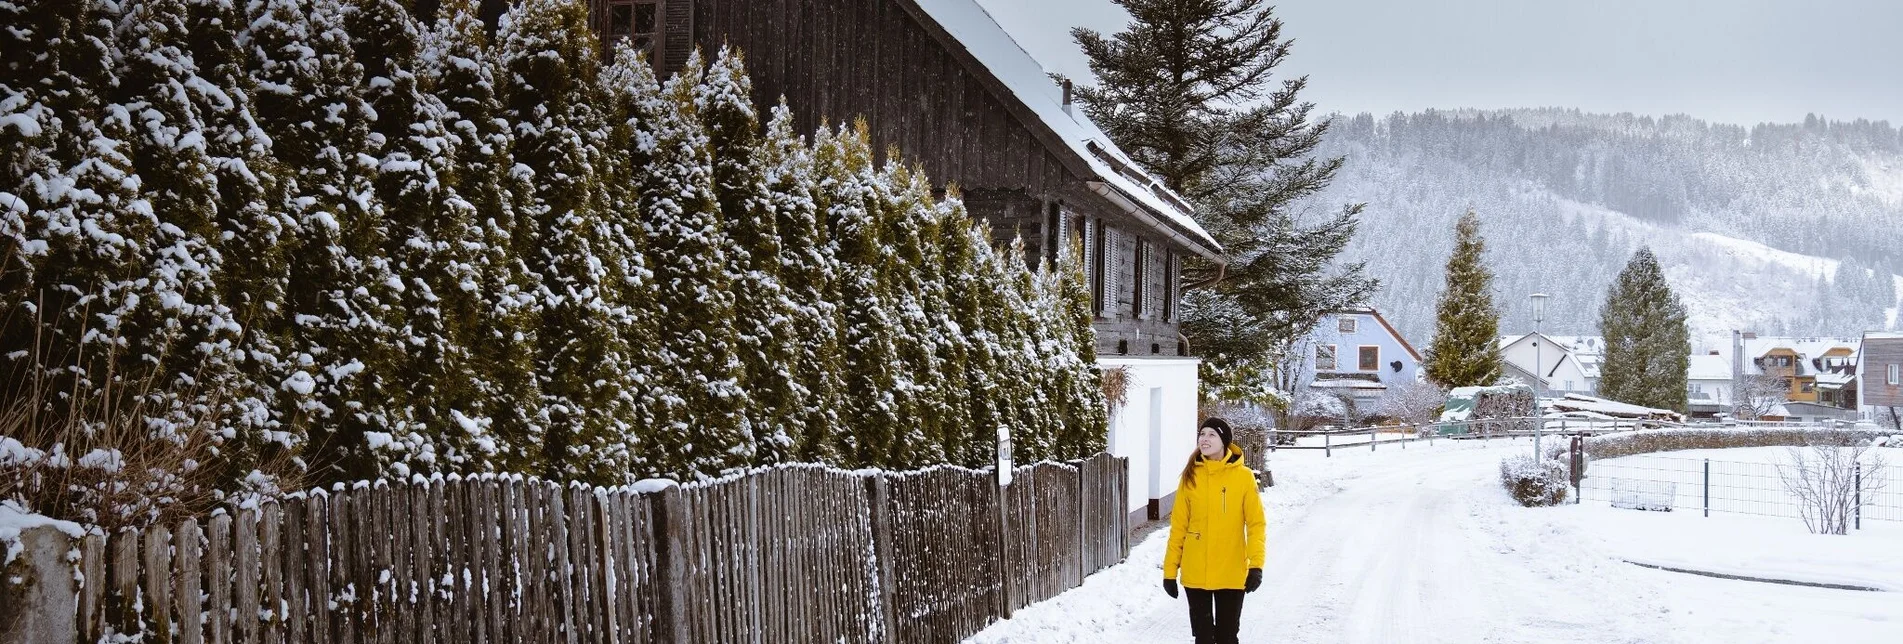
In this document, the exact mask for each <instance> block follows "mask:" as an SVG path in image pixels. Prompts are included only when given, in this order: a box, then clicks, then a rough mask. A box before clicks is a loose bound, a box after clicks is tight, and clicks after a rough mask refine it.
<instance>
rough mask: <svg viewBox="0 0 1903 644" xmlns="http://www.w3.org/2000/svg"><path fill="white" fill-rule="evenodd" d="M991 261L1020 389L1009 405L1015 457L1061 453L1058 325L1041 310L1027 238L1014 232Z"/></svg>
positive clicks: (1001, 329) (1002, 328)
mask: <svg viewBox="0 0 1903 644" xmlns="http://www.w3.org/2000/svg"><path fill="white" fill-rule="evenodd" d="M993 260H994V261H992V262H991V265H990V269H991V273H990V275H991V281H992V284H993V288H995V289H997V292H998V296H999V298H1000V301H999V304H1000V305H1001V306H999V310H1000V311H1002V312H1003V313H1004V314H1003V315H1000V316H998V317H999V325H998V326H997V327H996V329H997V333H998V336H999V337H1000V338H1002V339H1003V340H1004V342H1003V344H1004V347H1005V352H1006V353H1005V354H1006V356H1008V357H1007V363H1006V364H1007V365H1009V366H1008V367H1007V368H1006V372H1007V373H1009V374H1012V375H1011V376H1008V377H1009V378H1010V382H1012V383H1014V384H1016V385H1017V386H1016V389H1017V390H1016V391H1011V392H1009V393H1008V394H1007V395H1009V396H1010V399H1009V400H1007V401H1005V403H1004V404H1006V405H1008V406H1009V409H1010V410H1011V414H1010V415H1009V416H1007V417H1006V418H1007V422H1009V424H1010V426H1011V447H1012V459H1013V460H1014V461H1016V462H1022V463H1032V462H1036V461H1041V460H1044V459H1048V458H1053V457H1055V456H1056V455H1057V453H1056V452H1057V434H1058V433H1059V432H1058V425H1059V422H1060V421H1059V416H1058V410H1057V409H1056V403H1055V402H1054V400H1053V394H1054V393H1055V392H1056V389H1057V383H1056V382H1054V379H1053V378H1051V375H1052V373H1051V369H1050V368H1049V366H1048V365H1049V364H1050V358H1051V355H1050V349H1051V347H1052V343H1051V342H1049V341H1048V338H1049V337H1050V333H1051V331H1052V329H1051V328H1050V327H1049V326H1048V325H1046V324H1044V320H1042V319H1040V316H1039V315H1038V311H1037V305H1038V303H1037V285H1036V283H1035V281H1034V280H1033V278H1032V277H1031V274H1030V271H1028V270H1026V269H1025V258H1024V240H1023V238H1021V237H1015V236H1014V237H1013V238H1012V243H1011V245H1010V246H1008V247H1006V248H1005V250H1004V252H1002V253H998V254H995V255H993Z"/></svg>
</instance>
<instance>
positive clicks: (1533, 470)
mask: <svg viewBox="0 0 1903 644" xmlns="http://www.w3.org/2000/svg"><path fill="white" fill-rule="evenodd" d="M1500 484H1501V485H1503V486H1505V487H1506V489H1507V494H1510V495H1512V496H1513V500H1515V501H1519V502H1520V505H1524V506H1526V507H1529V508H1533V507H1541V506H1548V505H1559V504H1560V503H1561V502H1564V501H1565V500H1566V486H1567V481H1566V464H1564V463H1561V462H1559V461H1557V460H1554V459H1550V458H1547V459H1538V460H1535V459H1534V458H1533V457H1532V456H1531V455H1528V454H1515V455H1513V456H1509V457H1507V458H1506V459H1505V460H1502V461H1500Z"/></svg>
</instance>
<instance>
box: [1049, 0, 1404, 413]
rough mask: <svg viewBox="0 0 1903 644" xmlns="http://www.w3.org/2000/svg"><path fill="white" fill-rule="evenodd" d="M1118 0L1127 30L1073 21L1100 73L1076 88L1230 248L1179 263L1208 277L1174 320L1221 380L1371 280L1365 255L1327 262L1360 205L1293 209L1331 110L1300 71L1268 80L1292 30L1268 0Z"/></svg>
mask: <svg viewBox="0 0 1903 644" xmlns="http://www.w3.org/2000/svg"><path fill="white" fill-rule="evenodd" d="M1115 2H1116V3H1117V4H1118V5H1120V6H1122V7H1123V8H1124V9H1125V10H1127V11H1129V13H1130V15H1131V17H1132V19H1133V20H1132V21H1131V24H1130V28H1129V29H1128V30H1127V31H1124V32H1121V33H1118V34H1116V35H1115V36H1114V37H1110V36H1105V35H1103V34H1099V33H1097V32H1093V31H1090V30H1087V29H1077V30H1075V31H1073V35H1074V36H1075V37H1076V39H1077V42H1078V44H1080V45H1082V47H1083V50H1084V53H1085V54H1086V55H1088V56H1089V57H1090V67H1091V71H1093V72H1095V74H1096V76H1097V78H1098V79H1100V81H1101V84H1100V85H1098V86H1097V87H1086V88H1082V89H1081V90H1080V91H1079V93H1078V98H1079V100H1080V101H1081V102H1082V103H1083V106H1084V109H1085V111H1086V112H1087V113H1088V114H1089V115H1090V116H1091V118H1092V119H1094V120H1095V121H1096V122H1097V123H1098V124H1100V125H1102V126H1103V128H1104V130H1105V131H1106V132H1108V133H1109V134H1110V138H1111V139H1112V140H1114V141H1116V142H1117V145H1118V146H1119V147H1121V148H1122V149H1123V150H1124V151H1126V152H1128V153H1129V154H1130V155H1131V156H1132V157H1133V158H1135V160H1136V161H1137V162H1138V163H1139V164H1141V165H1142V166H1144V167H1146V168H1148V169H1149V170H1150V171H1151V172H1153V173H1155V174H1157V175H1158V176H1159V177H1160V178H1161V179H1162V180H1163V181H1164V183H1165V184H1167V185H1168V186H1169V187H1170V188H1171V189H1172V190H1175V191H1176V192H1177V193H1179V194H1181V195H1182V196H1183V197H1184V198H1186V199H1187V200H1188V201H1189V202H1190V203H1191V204H1193V205H1195V207H1196V218H1197V221H1198V222H1200V223H1201V224H1202V225H1203V227H1204V228H1206V229H1207V230H1208V231H1209V232H1210V234H1211V235H1213V236H1214V237H1215V239H1216V241H1217V242H1219V243H1220V244H1222V247H1223V251H1224V253H1225V254H1226V255H1227V256H1228V261H1227V263H1226V266H1218V265H1216V264H1214V263H1212V262H1208V261H1204V260H1202V259H1199V258H1195V257H1190V258H1186V259H1185V262H1184V266H1183V278H1184V282H1185V283H1186V284H1190V285H1203V286H1204V288H1207V289H1211V290H1210V292H1209V293H1207V295H1206V296H1201V297H1194V296H1193V297H1188V298H1186V299H1185V301H1184V305H1183V332H1184V333H1185V334H1187V335H1188V336H1189V339H1190V344H1191V346H1195V347H1198V348H1199V351H1201V352H1202V353H1203V354H1204V355H1205V356H1206V363H1205V364H1206V368H1205V369H1204V372H1205V374H1206V376H1208V378H1206V379H1205V383H1206V385H1207V388H1212V389H1213V388H1220V387H1222V386H1224V385H1225V384H1233V383H1225V380H1229V379H1233V378H1234V377H1237V376H1238V370H1237V367H1239V366H1241V365H1248V364H1251V363H1256V362H1260V361H1262V360H1264V359H1265V358H1266V357H1267V356H1269V355H1270V354H1271V353H1272V352H1273V351H1274V349H1275V347H1276V346H1278V345H1279V344H1282V343H1285V342H1286V341H1287V340H1290V339H1293V338H1296V337H1300V336H1301V335H1303V334H1305V333H1306V332H1307V331H1308V330H1309V328H1310V327H1312V326H1313V325H1314V324H1315V322H1316V321H1317V320H1319V319H1320V317H1321V315H1322V314H1323V313H1325V312H1327V311H1330V310H1334V309H1340V308H1345V307H1349V306H1354V305H1358V304H1360V303H1361V302H1363V301H1365V300H1366V299H1367V298H1368V296H1369V295H1371V294H1372V293H1373V292H1374V290H1375V288H1376V283H1375V282H1374V280H1372V279H1369V278H1367V277H1365V276H1364V275H1363V273H1362V266H1361V265H1360V264H1350V265H1347V266H1340V267H1331V264H1332V263H1333V260H1334V258H1335V257H1336V256H1337V255H1338V254H1339V253H1340V252H1341V250H1342V248H1343V247H1344V246H1345V245H1346V244H1347V243H1348V241H1349V239H1350V238H1351V237H1353V235H1354V232H1355V227H1356V225H1357V221H1356V216H1357V214H1358V213H1359V212H1360V210H1361V207H1360V206H1359V205H1354V206H1348V207H1346V208H1343V209H1342V210H1341V211H1340V212H1338V213H1336V214H1335V215H1333V216H1331V217H1327V218H1324V219H1322V220H1320V221H1312V222H1311V221H1304V220H1302V219H1301V218H1300V217H1299V216H1298V215H1297V213H1296V212H1295V204H1297V203H1299V202H1301V201H1302V199H1303V198H1304V197H1308V196H1310V195H1313V194H1316V193H1317V192H1319V191H1321V190H1322V189H1324V188H1326V187H1327V186H1328V184H1329V182H1330V181H1331V180H1332V179H1333V178H1334V175H1335V172H1336V170H1338V169H1340V167H1341V163H1342V160H1341V159H1339V158H1336V159H1315V158H1311V157H1310V154H1311V153H1312V152H1313V151H1314V149H1315V147H1316V145H1317V144H1319V143H1320V142H1321V140H1322V135H1323V133H1324V132H1326V131H1327V129H1328V123H1327V122H1322V123H1312V122H1310V121H1309V120H1308V116H1309V111H1310V110H1311V109H1312V108H1313V106H1312V105H1311V104H1309V103H1303V102H1300V100H1299V99H1298V94H1299V93H1300V92H1301V91H1302V89H1303V88H1304V87H1305V86H1306V85H1307V79H1306V78H1294V79H1287V80H1283V81H1282V82H1281V83H1280V85H1279V86H1275V85H1272V77H1273V72H1274V70H1275V68H1276V67H1277V66H1278V65H1280V64H1281V63H1282V61H1283V60H1284V59H1285V58H1286V57H1287V56H1288V53H1289V50H1290V48H1289V46H1290V43H1291V41H1290V40H1287V39H1284V38H1282V34H1281V31H1282V23H1281V21H1280V20H1279V19H1277V18H1275V17H1274V15H1273V14H1272V13H1271V10H1272V7H1270V6H1269V4H1268V1H1267V0H1115ZM1218 276H1220V277H1221V279H1220V281H1218ZM1197 290H1203V289H1202V288H1199V289H1197ZM1192 293H1195V291H1192Z"/></svg>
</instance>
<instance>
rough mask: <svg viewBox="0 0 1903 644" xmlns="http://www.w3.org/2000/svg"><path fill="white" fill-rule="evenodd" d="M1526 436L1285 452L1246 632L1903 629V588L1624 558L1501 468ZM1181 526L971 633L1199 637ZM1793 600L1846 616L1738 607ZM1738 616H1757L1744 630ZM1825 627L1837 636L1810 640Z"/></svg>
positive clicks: (1410, 634) (1427, 635)
mask: <svg viewBox="0 0 1903 644" xmlns="http://www.w3.org/2000/svg"><path fill="white" fill-rule="evenodd" d="M1514 449H1521V450H1529V451H1530V446H1529V445H1527V444H1526V443H1525V442H1519V443H1517V444H1516V443H1495V444H1492V445H1477V444H1470V443H1469V444H1449V443H1446V442H1443V443H1441V444H1439V445H1437V446H1435V447H1432V448H1426V449H1423V448H1421V447H1420V446H1416V447H1411V448H1409V449H1407V450H1405V451H1403V450H1392V451H1384V452H1380V453H1372V454H1370V453H1347V454H1343V453H1337V454H1336V456H1335V457H1334V458H1330V459H1325V458H1323V457H1322V455H1321V454H1319V453H1315V452H1303V453H1291V452H1282V453H1278V454H1277V455H1276V456H1275V457H1274V460H1273V461H1272V469H1273V470H1274V471H1275V478H1276V482H1277V484H1278V485H1277V486H1276V487H1274V488H1270V489H1269V490H1267V491H1265V492H1264V505H1265V506H1267V507H1268V511H1269V515H1268V516H1269V524H1270V532H1269V540H1268V544H1269V545H1268V547H1269V553H1268V567H1267V569H1266V570H1265V576H1266V579H1265V582H1264V584H1263V589H1262V590H1261V591H1258V592H1256V593H1255V594H1253V595H1250V596H1249V598H1248V600H1247V603H1246V604H1245V605H1244V608H1243V626H1242V638H1241V639H1242V641H1243V642H1277V643H1281V642H1314V643H1324V642H1326V643H1336V642H1353V643H1360V642H1381V643H1405V642H1450V643H1452V642H1459V643H1470V642H1593V643H1605V642H1707V641H1709V642H1738V641H1791V642H1798V641H1826V640H1827V641H1832V642H1853V641H1854V642H1862V641H1872V642H1874V641H1886V640H1883V639H1882V637H1883V635H1882V633H1883V632H1885V631H1886V630H1887V631H1888V632H1890V633H1892V634H1897V633H1903V596H1898V595H1895V594H1893V593H1857V592H1853V591H1819V590H1817V589H1807V588H1794V587H1788V586H1768V585H1765V584H1754V583H1750V582H1726V581H1722V580H1711V579H1707V578H1702V577H1688V576H1685V575H1682V574H1680V573H1671V572H1662V571H1654V570H1648V569H1643V568H1639V567H1637V566H1632V565H1630V564H1626V563H1623V562H1621V561H1620V560H1619V558H1618V557H1617V556H1616V555H1614V554H1612V553H1611V552H1610V550H1609V548H1608V547H1607V546H1606V544H1605V539H1604V537H1603V535H1601V534H1599V533H1597V532H1595V530H1593V529H1590V527H1589V526H1591V525H1595V524H1590V523H1587V522H1586V521H1587V520H1586V519H1585V517H1588V516H1589V515H1586V514H1582V513H1583V512H1588V511H1594V510H1597V509H1596V508H1558V509H1539V510H1528V509H1524V508H1520V507H1518V506H1517V505H1515V504H1513V502H1512V501H1511V500H1510V499H1508V498H1507V497H1506V495H1505V494H1504V492H1502V491H1501V490H1500V487H1499V484H1498V482H1497V477H1498V464H1499V461H1500V459H1501V458H1502V457H1503V456H1505V455H1506V454H1508V453H1510V450H1514ZM1619 512H1629V511H1619ZM1165 537H1166V535H1164V534H1161V533H1158V534H1153V535H1151V536H1150V537H1149V538H1147V539H1145V540H1144V541H1143V542H1142V543H1141V544H1139V545H1138V546H1136V547H1135V548H1134V549H1133V550H1132V552H1131V556H1130V560H1129V561H1127V562H1125V563H1124V564H1122V565H1120V566H1117V567H1115V568H1112V569H1110V570H1106V571H1104V572H1102V573H1099V574H1097V575H1094V576H1092V577H1091V578H1090V579H1088V580H1086V581H1085V584H1084V585H1083V586H1082V587H1080V588H1078V589H1076V590H1073V591H1071V592H1069V593H1066V594H1065V595H1062V596H1060V597H1058V598H1056V599H1054V600H1052V601H1049V602H1044V603H1042V604H1039V605H1036V606H1032V607H1030V608H1027V609H1025V610H1023V611H1020V612H1019V613H1018V614H1017V615H1016V616H1014V618H1013V619H1012V620H1009V621H1006V622H1001V623H999V624H995V625H993V626H992V628H990V629H988V630H986V631H984V632H983V633H980V634H979V635H977V636H975V637H973V638H972V639H971V640H970V642H974V643H989V642H1019V643H1022V642H1091V643H1093V644H1121V643H1126V642H1127V643H1136V642H1143V643H1155V642H1189V641H1190V638H1189V636H1188V633H1189V628H1188V622H1187V618H1186V616H1185V615H1184V609H1183V607H1182V604H1181V603H1180V601H1179V600H1171V599H1170V598H1169V597H1168V596H1166V595H1164V594H1163V592H1162V590H1161V589H1160V588H1159V582H1160V580H1161V577H1162V575H1161V573H1160V565H1161V560H1162V550H1163V545H1164V542H1165V541H1166V538H1165ZM1840 538H1841V537H1840ZM1693 580H1696V581H1693ZM1712 583H1716V584H1717V585H1716V586H1713V585H1712ZM1738 584H1743V585H1744V587H1739V586H1738ZM1674 588H1677V590H1674ZM1687 589H1697V590H1696V591H1689V590H1687ZM1819 592H1821V593H1825V594H1827V595H1829V596H1828V597H1825V598H1822V599H1818V598H1816V597H1814V596H1815V595H1816V594H1817V593H1819ZM1786 597H1788V598H1789V599H1790V600H1793V601H1798V602H1806V601H1810V600H1816V601H1825V602H1829V603H1831V604H1832V605H1835V606H1838V607H1840V608H1841V610H1840V611H1839V612H1842V613H1845V614H1848V615H1849V617H1847V619H1848V621H1847V622H1845V624H1844V626H1847V627H1848V628H1847V629H1845V628H1838V626H1837V625H1833V624H1829V623H1825V624H1818V623H1814V622H1811V621H1807V620H1808V619H1809V618H1807V617H1805V616H1792V618H1791V619H1790V620H1785V622H1779V621H1778V619H1777V618H1775V617H1766V616H1764V615H1763V614H1761V613H1760V614H1748V615H1736V616H1727V615H1725V613H1728V612H1730V611H1729V610H1725V607H1726V606H1742V605H1752V604H1754V603H1775V602H1776V601H1781V600H1782V599H1784V598H1786ZM1707 599H1709V600H1711V601H1707ZM1886 602H1887V603H1886ZM1866 605H1867V608H1858V606H1866ZM1733 617H1736V618H1739V619H1743V618H1750V619H1753V620H1756V621H1757V624H1756V626H1755V627H1753V628H1751V629H1749V630H1747V629H1743V628H1735V627H1731V626H1730V625H1729V624H1730V623H1731V622H1736V621H1738V619H1733ZM1891 620H1895V621H1891ZM1786 622H1788V623H1786ZM1886 627H1894V630H1889V629H1888V628H1886ZM1814 628H1827V629H1830V630H1831V631H1832V632H1831V633H1829V634H1828V635H1825V634H1821V633H1815V632H1810V633H1809V634H1810V635H1814V636H1822V637H1823V638H1824V639H1814V638H1812V637H1804V636H1803V635H1805V634H1806V632H1809V631H1811V630H1812V629H1814ZM1866 631H1867V633H1866ZM1778 633H1782V635H1778ZM1860 633H1862V634H1865V635H1867V636H1868V637H1870V638H1872V639H1861V638H1860V636H1859V634H1860ZM1887 641H1897V640H1887Z"/></svg>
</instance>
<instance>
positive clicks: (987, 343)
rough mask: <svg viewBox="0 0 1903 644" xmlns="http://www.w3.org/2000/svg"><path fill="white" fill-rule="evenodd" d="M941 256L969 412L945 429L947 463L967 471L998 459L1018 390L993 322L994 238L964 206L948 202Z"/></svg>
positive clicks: (997, 313) (943, 210) (953, 200)
mask: <svg viewBox="0 0 1903 644" xmlns="http://www.w3.org/2000/svg"><path fill="white" fill-rule="evenodd" d="M938 227H939V230H940V231H941V233H940V236H939V254H940V255H941V256H942V257H943V258H944V263H945V282H946V284H945V299H946V303H947V305H948V306H949V308H950V311H951V317H952V321H953V322H954V323H955V324H956V325H957V326H958V329H959V331H960V342H961V344H962V345H963V348H964V351H963V354H964V364H963V370H962V372H954V373H953V374H952V375H951V377H952V378H954V379H955V380H956V381H957V382H958V383H959V384H960V385H961V386H959V387H957V390H958V391H959V392H960V393H961V394H962V395H963V396H964V397H965V401H964V402H965V409H964V410H963V411H962V412H959V413H958V415H957V417H958V418H959V420H960V422H959V423H958V424H956V425H953V426H950V427H948V428H947V429H948V430H949V431H948V432H947V437H946V458H947V460H949V461H950V462H953V463H957V464H960V465H963V466H966V467H983V466H985V465H986V464H989V463H992V462H994V461H995V460H996V458H997V452H996V448H997V440H998V428H999V427H1001V426H1005V425H1006V424H1007V423H1006V421H1005V415H1006V411H1005V406H1004V403H1005V402H1007V400H1006V396H1007V395H1009V394H1008V393H1006V392H1007V391H1008V390H1010V389H1011V387H1012V386H1013V385H1014V384H1015V383H1012V382H1009V381H1006V380H1005V379H1004V374H1003V373H1002V371H1001V370H1002V368H1003V365H1004V364H1005V363H1004V359H1005V356H1004V354H1005V351H1004V348H1003V347H1002V346H1001V345H1000V344H999V338H998V336H997V334H995V333H993V332H992V330H991V322H992V321H993V320H994V319H995V318H997V317H998V316H1000V315H1002V314H1003V312H1002V311H999V310H997V309H996V308H993V307H994V304H995V301H996V298H995V297H994V294H993V289H991V288H990V286H991V283H990V281H989V277H990V275H989V273H988V271H989V270H990V262H992V261H993V260H992V259H991V258H990V256H991V254H992V248H991V238H990V232H989V230H988V229H987V227H986V226H985V225H983V224H979V223H977V222H974V221H972V219H971V216H970V214H969V213H968V212H966V210H965V206H964V203H963V201H962V200H960V199H957V198H956V197H953V198H949V199H946V200H945V202H944V204H943V206H942V207H941V214H940V220H939V224H938Z"/></svg>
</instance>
